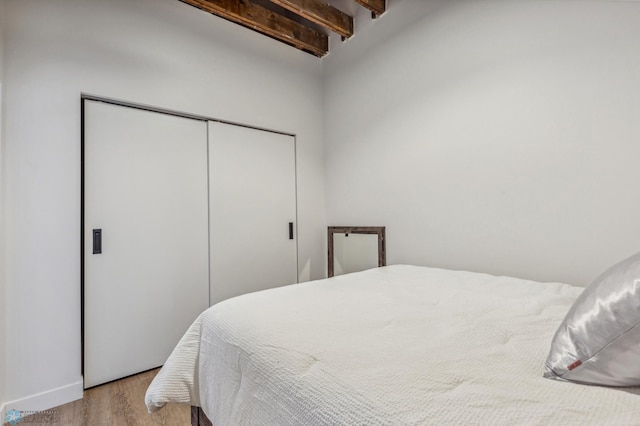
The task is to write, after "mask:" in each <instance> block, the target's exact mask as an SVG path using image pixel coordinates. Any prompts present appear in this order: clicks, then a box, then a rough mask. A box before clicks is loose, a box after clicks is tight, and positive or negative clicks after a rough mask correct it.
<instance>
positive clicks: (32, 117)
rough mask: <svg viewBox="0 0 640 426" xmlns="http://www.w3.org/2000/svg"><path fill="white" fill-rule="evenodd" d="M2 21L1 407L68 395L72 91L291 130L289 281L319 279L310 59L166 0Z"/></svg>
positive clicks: (319, 167)
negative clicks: (294, 229) (295, 264)
mask: <svg viewBox="0 0 640 426" xmlns="http://www.w3.org/2000/svg"><path fill="white" fill-rule="evenodd" d="M5 18H6V21H5V52H4V53H5V56H4V61H5V73H4V82H5V87H4V89H5V92H4V96H5V98H4V100H5V105H6V108H5V121H4V123H5V129H4V130H5V133H4V135H5V138H4V144H5V153H4V161H5V162H4V166H5V177H4V183H5V189H6V194H5V196H6V231H7V232H6V249H7V261H6V272H5V273H6V296H7V300H8V301H9V303H7V304H6V316H7V317H6V321H7V323H6V326H7V335H6V348H8V349H9V350H8V351H7V355H6V356H7V366H8V369H7V382H6V395H5V400H6V401H9V402H8V403H7V406H8V407H9V408H16V409H30V410H37V409H43V408H50V407H52V406H55V405H58V404H60V403H63V402H67V401H68V400H70V399H73V398H75V397H78V396H79V395H78V392H79V391H80V390H81V361H80V354H81V347H80V252H79V248H80V246H79V244H80V94H81V93H83V92H84V93H89V94H94V95H100V96H107V97H111V98H116V99H121V100H125V101H130V102H136V103H142V104H148V105H153V106H157V107H161V108H168V109H172V110H178V111H184V112H189V113H194V114H201V115H204V116H209V117H215V118H220V119H225V120H230V121H234V122H240V123H247V124H252V125H256V126H261V127H264V128H269V129H277V130H281V131H286V132H292V133H295V134H296V135H297V162H298V163H297V167H298V169H297V172H298V206H299V210H298V215H299V216H298V226H299V234H298V235H299V240H298V244H299V261H300V271H301V279H302V280H306V279H309V278H320V277H322V276H324V274H325V270H324V268H325V264H326V262H325V259H324V258H325V247H326V245H324V244H323V243H324V239H325V231H324V229H325V228H324V226H325V223H326V222H325V219H324V199H323V194H324V188H323V184H324V178H323V163H322V161H323V160H322V158H323V147H322V138H323V135H322V130H323V129H322V121H321V118H320V117H321V114H322V103H321V99H322V93H321V89H322V85H321V77H320V72H321V64H320V62H319V60H318V59H317V58H315V57H313V56H311V55H308V54H305V53H303V52H300V51H298V50H296V49H293V48H291V47H288V46H285V45H283V44H281V43H278V42H276V41H274V40H271V39H269V38H267V37H264V36H260V35H258V34H257V33H254V32H252V31H247V30H246V29H243V28H241V27H239V26H237V25H234V24H232V23H229V22H227V21H225V20H222V19H219V18H217V17H214V16H212V15H209V14H206V13H204V12H201V11H199V10H197V9H194V8H192V7H190V6H187V5H185V4H184V3H181V2H179V1H176V0H91V1H87V0H57V1H39V0H8V1H7V2H6V8H5ZM38 394H40V395H38Z"/></svg>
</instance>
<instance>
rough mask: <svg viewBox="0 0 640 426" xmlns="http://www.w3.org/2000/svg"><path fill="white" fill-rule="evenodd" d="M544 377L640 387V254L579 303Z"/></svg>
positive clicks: (615, 269) (603, 277) (611, 271)
mask: <svg viewBox="0 0 640 426" xmlns="http://www.w3.org/2000/svg"><path fill="white" fill-rule="evenodd" d="M544 377H547V378H550V379H559V380H568V381H572V382H578V383H587V384H594V385H606V386H638V385H640V253H637V254H635V255H633V256H631V257H630V258H628V259H625V260H623V261H622V262H620V263H618V264H616V265H614V266H612V267H611V268H609V269H608V270H607V271H605V272H604V273H603V274H602V275H600V276H599V277H598V278H597V279H596V280H595V281H593V282H592V283H591V284H590V285H589V286H588V287H587V288H586V289H585V290H584V292H583V293H582V294H581V295H580V296H579V297H578V298H577V299H576V301H575V303H574V304H573V306H572V307H571V309H569V312H568V313H567V316H566V317H565V318H564V320H563V321H562V323H561V324H560V328H558V331H556V334H555V336H554V337H553V341H552V342H551V351H550V353H549V356H548V357H547V362H546V363H545V371H544Z"/></svg>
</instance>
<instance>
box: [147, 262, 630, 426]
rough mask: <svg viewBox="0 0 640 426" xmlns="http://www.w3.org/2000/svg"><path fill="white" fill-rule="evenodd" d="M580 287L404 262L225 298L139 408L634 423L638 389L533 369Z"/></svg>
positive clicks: (330, 418)
mask: <svg viewBox="0 0 640 426" xmlns="http://www.w3.org/2000/svg"><path fill="white" fill-rule="evenodd" d="M581 291H582V288H578V287H573V286H570V285H567V284H561V283H538V282H533V281H526V280H521V279H516V278H510V277H496V276H491V275H487V274H479V273H471V272H464V271H448V270H442V269H435V268H426V267H418V266H408V265H396V266H388V267H383V268H376V269H372V270H368V271H364V272H359V273H355V274H348V275H342V276H338V277H334V278H330V279H326V280H319V281H313V282H308V283H303V284H296V285H291V286H287V287H280V288H276V289H271V290H266V291H262V292H257V293H252V294H248V295H244V296H240V297H237V298H233V299H229V300H226V301H224V302H221V303H218V304H217V305H215V306H213V307H211V308H209V309H208V310H207V311H205V312H204V313H203V314H201V315H200V317H198V319H197V320H196V321H195V322H194V324H193V325H192V326H191V328H190V329H189V331H188V332H187V333H186V334H185V337H183V339H182V341H181V342H180V343H179V344H178V346H177V347H176V349H175V350H174V352H173V353H172V355H171V356H170V358H169V359H168V360H167V363H166V364H165V366H164V367H163V368H162V370H161V371H160V372H159V374H158V375H157V376H156V378H155V379H154V381H153V382H152V384H151V385H150V387H149V389H148V391H147V395H146V403H147V407H148V409H149V411H155V410H158V409H160V408H161V407H162V406H163V405H164V404H166V403H167V402H182V403H188V404H191V405H197V406H201V407H202V409H203V410H204V412H205V414H206V415H207V416H208V417H209V419H211V420H212V422H213V424H214V425H222V426H223V425H358V424H361V425H373V424H376V425H410V424H411V425H413V424H429V425H431V424H438V425H441V424H469V425H471V424H504V425H515V424H518V425H552V424H558V425H572V424H576V425H578V424H580V425H585V424H594V425H596V424H597V425H602V424H616V425H623V424H629V425H631V424H635V425H637V424H640V395H638V394H639V393H640V389H639V388H605V387H596V386H584V385H576V384H572V383H566V382H560V381H553V380H548V379H545V378H543V377H542V372H543V364H544V360H545V358H546V356H547V354H548V351H549V345H550V342H551V339H552V337H553V334H554V332H555V330H556V328H557V327H558V325H559V323H560V322H561V321H562V319H563V317H564V315H565V314H566V312H567V310H568V309H569V307H570V306H571V304H572V302H573V301H574V300H575V298H576V297H577V296H578V295H579V294H580V293H581Z"/></svg>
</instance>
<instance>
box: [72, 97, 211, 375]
mask: <svg viewBox="0 0 640 426" xmlns="http://www.w3.org/2000/svg"><path fill="white" fill-rule="evenodd" d="M85 103H86V105H85V142H84V143H85V145H84V147H85V148H84V149H85V157H84V158H85V176H84V177H85V200H84V206H85V226H84V238H85V240H84V244H85V248H84V260H85V279H84V357H85V358H84V359H85V362H84V380H85V387H91V386H95V385H97V384H100V383H104V382H107V381H110V380H114V379H117V378H120V377H124V376H127V375H130V374H134V373H137V372H140V371H144V370H148V369H151V368H154V367H157V366H160V365H162V364H163V363H164V362H165V360H166V358H167V357H168V355H169V354H170V352H171V350H172V349H173V347H174V345H175V344H176V343H177V342H178V340H179V339H180V337H181V336H182V334H183V333H184V331H185V330H186V329H187V328H188V326H189V324H190V323H191V322H192V321H193V320H194V319H195V318H196V316H197V315H198V314H199V313H200V312H202V311H203V310H204V309H206V308H207V306H208V298H209V294H208V293H209V288H208V281H209V277H208V261H209V259H208V198H207V182H208V180H207V128H206V126H207V124H206V122H203V121H197V120H191V119H186V118H181V117H176V116H171V115H166V114H161V113H156V112H150V111H143V110H139V109H134V108H128V107H123V106H117V105H111V104H106V103H102V102H95V101H85ZM97 228H100V229H102V233H103V236H102V253H101V254H93V253H92V249H93V244H92V230H93V229H97Z"/></svg>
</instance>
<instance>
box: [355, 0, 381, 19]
mask: <svg viewBox="0 0 640 426" xmlns="http://www.w3.org/2000/svg"><path fill="white" fill-rule="evenodd" d="M356 3H358V4H359V5H361V6H364V7H366V8H367V9H369V10H370V11H371V12H373V13H374V14H375V15H376V16H380V15H382V14H383V13H384V11H385V10H386V7H385V0H356Z"/></svg>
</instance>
